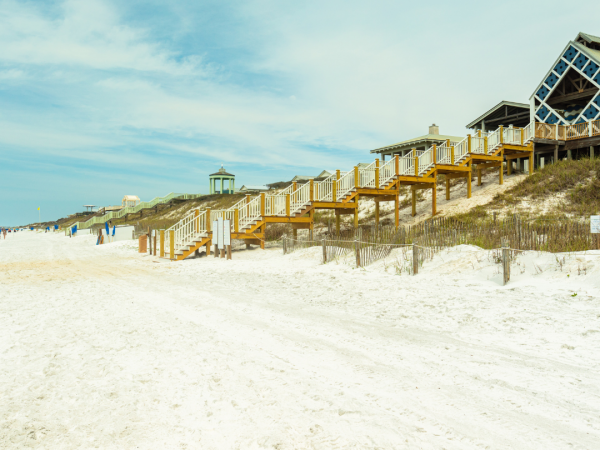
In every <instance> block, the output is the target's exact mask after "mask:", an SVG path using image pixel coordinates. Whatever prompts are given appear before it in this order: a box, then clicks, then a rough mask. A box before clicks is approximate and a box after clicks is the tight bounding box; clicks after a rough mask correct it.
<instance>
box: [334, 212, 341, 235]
mask: <svg viewBox="0 0 600 450" xmlns="http://www.w3.org/2000/svg"><path fill="white" fill-rule="evenodd" d="M335 231H336V232H337V234H340V215H339V214H336V215H335Z"/></svg>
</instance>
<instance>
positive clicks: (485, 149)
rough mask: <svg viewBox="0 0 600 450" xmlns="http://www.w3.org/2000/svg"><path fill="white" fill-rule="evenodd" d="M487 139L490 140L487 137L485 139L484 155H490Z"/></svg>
mask: <svg viewBox="0 0 600 450" xmlns="http://www.w3.org/2000/svg"><path fill="white" fill-rule="evenodd" d="M487 139H488V138H487V136H485V137H484V138H483V153H484V154H485V155H487V154H488V142H487Z"/></svg>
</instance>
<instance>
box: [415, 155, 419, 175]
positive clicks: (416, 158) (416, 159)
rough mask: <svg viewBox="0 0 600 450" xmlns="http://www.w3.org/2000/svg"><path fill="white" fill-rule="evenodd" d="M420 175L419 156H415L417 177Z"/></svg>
mask: <svg viewBox="0 0 600 450" xmlns="http://www.w3.org/2000/svg"><path fill="white" fill-rule="evenodd" d="M418 176H419V157H418V156H415V177H418Z"/></svg>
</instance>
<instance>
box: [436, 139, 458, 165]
mask: <svg viewBox="0 0 600 450" xmlns="http://www.w3.org/2000/svg"><path fill="white" fill-rule="evenodd" d="M435 156H436V160H437V161H436V164H447V165H449V164H453V163H454V161H452V147H451V146H448V145H446V144H442V145H440V146H437V147H436V148H435Z"/></svg>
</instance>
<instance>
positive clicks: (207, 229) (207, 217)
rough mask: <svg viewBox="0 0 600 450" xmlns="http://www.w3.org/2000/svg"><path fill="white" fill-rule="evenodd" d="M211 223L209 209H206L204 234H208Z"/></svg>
mask: <svg viewBox="0 0 600 450" xmlns="http://www.w3.org/2000/svg"><path fill="white" fill-rule="evenodd" d="M211 227H212V222H211V221H210V208H206V232H207V233H210V228H211Z"/></svg>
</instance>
